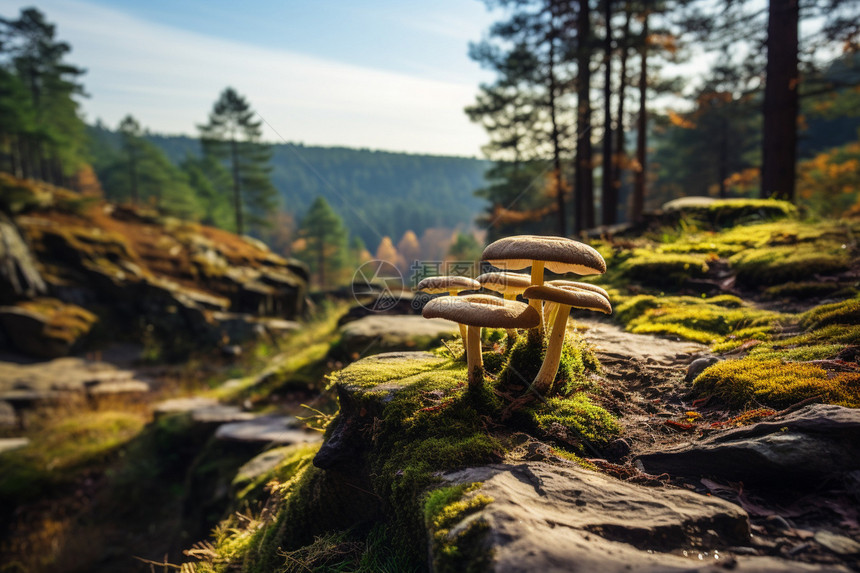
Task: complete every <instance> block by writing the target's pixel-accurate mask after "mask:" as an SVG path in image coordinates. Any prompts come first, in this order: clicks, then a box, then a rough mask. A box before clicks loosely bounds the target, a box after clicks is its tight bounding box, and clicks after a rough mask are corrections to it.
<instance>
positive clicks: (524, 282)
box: [475, 272, 531, 348]
mask: <svg viewBox="0 0 860 573" xmlns="http://www.w3.org/2000/svg"><path fill="white" fill-rule="evenodd" d="M475 280H476V281H478V282H479V283H481V286H482V287H484V288H485V289H487V290H491V291H493V292H497V293H499V294H501V295H502V296H503V297H504V298H505V300H516V298H517V295H521V294H523V291H525V290H526V289H527V288H529V287H530V286H531V278H530V277H529V275H526V274H522V273H506V272H495V273H484V274H482V275H481V276H479V277H477V278H476V279H475ZM507 334H508V348H510V347H511V345H512V343H513V341H514V340H516V338H517V331H516V329H513V328H508V329H507Z"/></svg>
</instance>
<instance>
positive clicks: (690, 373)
mask: <svg viewBox="0 0 860 573" xmlns="http://www.w3.org/2000/svg"><path fill="white" fill-rule="evenodd" d="M719 361H720V359H719V358H717V357H716V356H706V357H704V358H696V359H695V360H693V361H692V362H690V365H689V366H687V375H686V376H685V377H684V382H687V383H688V384H689V383H691V382H692V381H693V380H695V379H696V378H697V377H698V376H699V374H701V373H702V372H704V371H705V369H706V368H708V367H709V366H713V365H714V364H716V363H717V362H719Z"/></svg>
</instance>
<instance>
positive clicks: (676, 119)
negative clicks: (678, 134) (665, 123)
mask: <svg viewBox="0 0 860 573" xmlns="http://www.w3.org/2000/svg"><path fill="white" fill-rule="evenodd" d="M668 115H669V122H670V123H671V124H672V125H674V126H676V127H680V128H683V129H695V128H696V124H695V123H693V122H692V121H690V120H689V119H687V118H685V117H684V116H683V115H681V114H679V113H675V112H674V111H672V110H669V114H668Z"/></svg>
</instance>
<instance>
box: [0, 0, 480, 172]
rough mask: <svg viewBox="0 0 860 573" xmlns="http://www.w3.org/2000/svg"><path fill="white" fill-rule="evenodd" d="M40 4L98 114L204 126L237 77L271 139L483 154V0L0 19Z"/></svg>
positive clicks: (56, 13) (288, 4)
mask: <svg viewBox="0 0 860 573" xmlns="http://www.w3.org/2000/svg"><path fill="white" fill-rule="evenodd" d="M34 4H35V6H36V7H38V8H39V9H40V10H42V11H43V12H44V13H45V14H46V16H47V18H48V20H49V21H50V22H53V23H55V24H56V25H57V31H58V36H59V38H60V39H62V40H65V41H68V42H69V43H70V44H71V45H72V48H73V51H72V53H71V55H70V57H69V61H70V62H72V63H75V64H77V65H79V66H82V67H84V68H86V69H87V74H86V76H84V84H85V86H86V89H87V91H88V93H89V94H90V96H91V97H90V98H88V99H87V100H85V101H84V102H83V109H84V112H85V114H86V116H87V119H88V120H91V121H94V120H95V119H96V118H100V119H102V120H103V121H104V122H105V123H106V124H108V125H111V126H115V125H116V124H117V123H118V122H119V120H120V119H121V118H122V117H123V116H124V115H125V114H127V113H132V114H133V115H135V116H136V117H137V118H138V119H139V120H140V121H141V123H142V124H143V125H145V126H147V127H148V128H149V129H151V130H152V131H157V132H163V133H186V134H194V133H195V128H194V126H195V125H196V124H198V123H203V122H205V120H206V114H207V113H208V111H209V109H210V108H211V106H212V103H213V102H214V100H215V99H216V98H217V96H218V94H219V93H220V91H221V90H222V89H223V88H224V87H225V86H227V85H231V86H233V87H235V88H236V89H237V90H238V91H239V92H240V93H242V94H244V95H246V96H247V97H248V99H249V100H250V102H251V104H252V105H253V107H254V108H255V109H256V110H257V111H258V112H259V113H260V114H261V115H262V116H263V117H264V118H265V120H266V122H267V123H268V124H270V125H271V126H272V128H273V129H272V130H268V132H267V134H266V136H267V138H268V139H270V140H272V141H277V140H278V139H279V137H278V135H277V134H276V133H274V131H277V132H278V133H279V134H280V135H281V136H283V137H284V138H285V139H286V140H288V141H294V142H303V143H305V144H308V145H346V146H351V147H369V148H373V149H386V150H393V151H409V152H420V153H437V154H446V155H475V156H477V155H480V146H481V145H482V144H483V143H485V141H486V136H485V134H484V132H483V130H482V129H481V128H480V127H479V126H477V125H474V124H472V123H470V122H469V120H468V119H467V118H466V116H465V114H464V113H463V107H464V106H465V105H468V104H470V103H471V102H472V101H473V99H474V96H475V94H476V93H477V89H478V85H479V83H480V82H482V81H489V80H491V76H490V75H489V74H488V72H486V71H484V70H481V69H480V67H479V66H478V65H477V64H476V63H474V62H472V61H471V60H469V58H468V55H467V51H468V44H469V42H470V41H477V40H479V39H480V38H481V36H482V34H484V33H486V31H487V29H488V27H489V26H490V24H491V23H492V22H493V20H494V19H495V17H494V15H493V14H492V13H490V12H488V11H487V9H486V7H485V6H484V4H483V2H480V1H479V0H436V1H434V2H426V1H424V2H418V1H413V0H401V1H395V0H376V1H373V2H355V1H353V2H348V1H345V0H319V1H316V2H310V1H304V2H298V1H294V0H292V1H290V0H287V1H279V2H278V1H264V0H256V1H252V2H242V3H241V4H240V3H238V2H225V1H220V0H219V1H205V2H204V1H202V0H186V1H177V0H174V1H173V2H170V1H167V0H149V1H146V2H141V1H132V0H115V1H112V2H107V1H99V0H87V1H82V0H41V1H39V2H36V3H24V4H22V3H19V2H9V1H6V0H0V14H2V15H3V16H4V17H14V16H16V15H17V14H18V12H19V10H20V9H21V8H22V7H25V6H30V5H34Z"/></svg>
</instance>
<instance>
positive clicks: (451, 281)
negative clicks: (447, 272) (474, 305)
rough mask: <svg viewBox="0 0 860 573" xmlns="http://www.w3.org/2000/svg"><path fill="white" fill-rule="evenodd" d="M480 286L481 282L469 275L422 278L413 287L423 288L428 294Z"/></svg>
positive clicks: (416, 288) (478, 287)
mask: <svg viewBox="0 0 860 573" xmlns="http://www.w3.org/2000/svg"><path fill="white" fill-rule="evenodd" d="M480 288H481V283H479V282H478V281H476V280H475V279H470V278H469V277H460V276H442V277H427V278H426V279H423V280H422V281H421V282H419V283H418V286H417V287H415V290H423V291H424V292H428V293H430V294H439V293H442V292H445V293H448V292H451V291H455V292H460V291H461V290H480Z"/></svg>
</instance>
